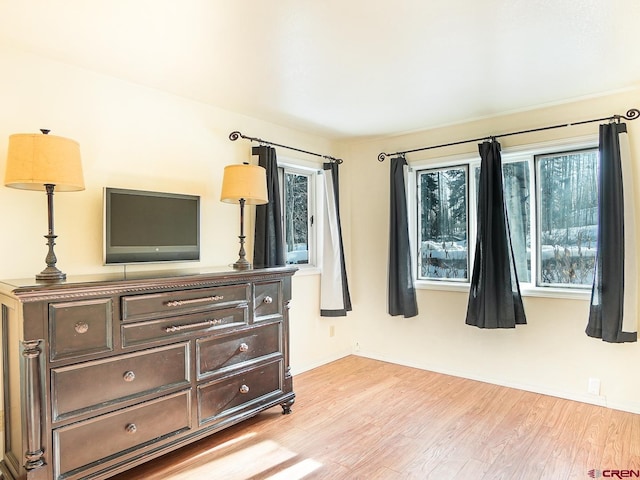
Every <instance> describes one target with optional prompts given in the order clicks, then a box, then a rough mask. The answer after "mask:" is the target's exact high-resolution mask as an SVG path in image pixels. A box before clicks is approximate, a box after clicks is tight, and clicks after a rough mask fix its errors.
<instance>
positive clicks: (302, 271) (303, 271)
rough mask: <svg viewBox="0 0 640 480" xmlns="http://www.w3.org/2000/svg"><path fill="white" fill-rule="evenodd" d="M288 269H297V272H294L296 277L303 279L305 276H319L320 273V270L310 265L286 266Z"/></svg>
mask: <svg viewBox="0 0 640 480" xmlns="http://www.w3.org/2000/svg"><path fill="white" fill-rule="evenodd" d="M288 266H290V267H298V271H297V272H296V274H295V275H296V277H304V276H307V275H320V274H321V273H322V269H320V268H319V267H316V266H312V265H295V264H293V265H288Z"/></svg>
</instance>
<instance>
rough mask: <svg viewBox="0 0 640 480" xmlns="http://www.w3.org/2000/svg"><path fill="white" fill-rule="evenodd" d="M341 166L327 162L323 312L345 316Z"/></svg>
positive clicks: (348, 303) (348, 307) (347, 298)
mask: <svg viewBox="0 0 640 480" xmlns="http://www.w3.org/2000/svg"><path fill="white" fill-rule="evenodd" d="M338 184H339V182H338V165H337V164H336V163H325V164H324V192H325V201H324V241H323V250H322V277H321V280H320V315H321V316H323V317H338V316H345V315H346V314H347V312H348V311H351V298H350V295H349V285H348V282H347V274H346V269H345V263H344V248H343V245H342V229H341V225H340V206H339V185H338Z"/></svg>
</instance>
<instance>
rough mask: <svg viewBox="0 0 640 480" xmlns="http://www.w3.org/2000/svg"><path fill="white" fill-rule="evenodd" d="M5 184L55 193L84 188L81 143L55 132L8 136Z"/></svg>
mask: <svg viewBox="0 0 640 480" xmlns="http://www.w3.org/2000/svg"><path fill="white" fill-rule="evenodd" d="M4 184H5V185H6V186H7V187H12V188H20V189H24V190H45V185H55V188H56V191H58V192H72V191H76V190H84V178H83V176H82V162H81V160H80V145H78V143H77V142H76V141H74V140H70V139H68V138H64V137H58V136H55V135H43V134H29V133H18V134H15V135H10V136H9V149H8V153H7V169H6V173H5V177H4Z"/></svg>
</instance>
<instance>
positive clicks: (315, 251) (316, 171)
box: [278, 157, 324, 274]
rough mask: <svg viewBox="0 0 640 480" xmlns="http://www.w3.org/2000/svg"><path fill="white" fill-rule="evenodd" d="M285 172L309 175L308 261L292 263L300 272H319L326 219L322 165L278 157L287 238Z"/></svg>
mask: <svg viewBox="0 0 640 480" xmlns="http://www.w3.org/2000/svg"><path fill="white" fill-rule="evenodd" d="M285 173H292V174H297V175H305V176H307V177H309V183H308V188H309V191H308V193H307V214H308V218H307V228H308V243H307V244H308V247H309V254H308V263H299V264H298V263H296V264H291V265H293V266H295V267H297V268H298V269H299V272H298V273H299V274H300V273H302V274H304V273H317V272H319V271H320V268H321V265H322V231H323V227H322V225H323V220H324V213H323V212H324V209H323V206H324V196H323V190H324V187H323V184H322V182H323V176H322V175H323V174H322V166H321V165H320V166H318V165H316V164H314V163H311V162H305V161H303V160H299V159H292V158H287V157H282V158H278V184H279V186H280V204H281V206H282V212H281V213H282V232H283V235H284V236H285V238H286V222H285V218H286V210H285V209H286V202H285V201H284V198H285V191H284V189H285V182H284V174H285ZM285 255H286V252H285ZM288 265H289V264H288Z"/></svg>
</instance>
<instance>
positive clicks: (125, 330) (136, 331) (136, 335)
mask: <svg viewBox="0 0 640 480" xmlns="http://www.w3.org/2000/svg"><path fill="white" fill-rule="evenodd" d="M248 321H249V314H248V306H247V304H246V303H244V304H241V305H238V306H237V307H234V308H223V309H220V310H214V311H210V312H203V313H195V314H192V315H183V316H178V317H171V318H165V319H162V320H147V321H146V322H138V323H125V324H123V325H122V346H123V347H130V346H132V345H140V344H144V343H148V342H151V341H155V340H161V339H165V338H175V337H184V336H192V335H196V334H197V335H202V334H206V333H210V332H212V331H215V330H221V329H227V328H232V327H240V326H244V325H247V323H248Z"/></svg>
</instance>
